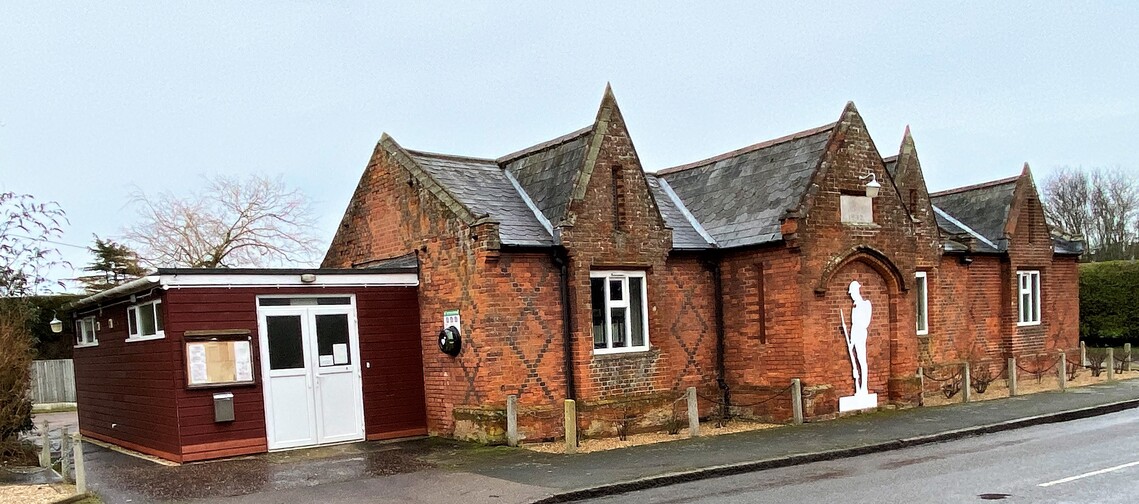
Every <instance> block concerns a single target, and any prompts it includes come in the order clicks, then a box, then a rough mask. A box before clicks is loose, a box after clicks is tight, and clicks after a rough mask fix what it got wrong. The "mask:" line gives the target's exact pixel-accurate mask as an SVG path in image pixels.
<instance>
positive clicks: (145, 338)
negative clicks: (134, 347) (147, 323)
mask: <svg viewBox="0 0 1139 504" xmlns="http://www.w3.org/2000/svg"><path fill="white" fill-rule="evenodd" d="M165 338H166V335H165V334H154V335H151V336H132V337H130V338H127V339H126V342H127V343H134V342H136V341H151V340H159V339H165Z"/></svg>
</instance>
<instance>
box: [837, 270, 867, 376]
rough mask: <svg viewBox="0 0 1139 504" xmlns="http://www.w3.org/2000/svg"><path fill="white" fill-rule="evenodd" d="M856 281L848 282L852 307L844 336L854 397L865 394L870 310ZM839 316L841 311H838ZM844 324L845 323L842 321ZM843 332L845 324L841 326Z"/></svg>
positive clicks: (860, 285)
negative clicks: (848, 355) (847, 330)
mask: <svg viewBox="0 0 1139 504" xmlns="http://www.w3.org/2000/svg"><path fill="white" fill-rule="evenodd" d="M861 287H862V284H859V283H858V281H857V280H854V281H852V282H850V289H849V292H850V298H851V299H853V300H854V307H853V308H851V310H850V331H849V332H847V334H846V348H847V351H849V352H850V368H851V376H853V377H854V393H855V395H862V394H866V393H867V390H866V378H867V368H866V330H867V328H869V327H870V315H871V311H872V308H871V306H870V300H869V299H863V298H862V293H861V292H859V289H860V288H861ZM839 312H840V314H841V310H839ZM844 322H845V321H844ZM843 326H844V327H843V329H844V330H845V329H846V327H845V323H844V324H843Z"/></svg>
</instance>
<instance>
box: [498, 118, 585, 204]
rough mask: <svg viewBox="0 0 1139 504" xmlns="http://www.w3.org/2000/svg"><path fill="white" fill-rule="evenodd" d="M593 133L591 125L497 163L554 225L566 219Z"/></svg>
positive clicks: (502, 158)
mask: <svg viewBox="0 0 1139 504" xmlns="http://www.w3.org/2000/svg"><path fill="white" fill-rule="evenodd" d="M592 131H593V129H592V126H591V127H588V128H582V129H580V130H577V131H575V132H573V133H570V134H568V135H565V136H562V137H558V138H555V139H553V140H550V141H548V142H544V143H541V144H538V145H535V146H533V147H530V148H528V149H525V150H521V151H518V152H515V153H513V154H508V155H506V156H503V157H500V158H498V159H497V160H496V162H497V163H498V164H499V165H501V166H502V167H503V168H505V169H506V170H507V171H509V172H510V174H511V175H513V176H514V178H515V179H516V180H518V183H519V185H521V186H522V188H523V189H525V190H526V194H527V195H529V197H530V199H531V200H532V201H533V202H534V204H535V205H536V206H537V207H538V209H539V210H541V211H542V214H544V215H545V216H546V219H548V220H549V221H550V223H551V224H552V225H554V226H557V225H558V223H559V222H561V220H562V218H563V217H565V214H566V209H567V207H568V206H569V201H570V197H571V196H572V194H571V192H572V191H573V184H574V181H575V180H576V178H577V175H578V173H579V172H580V170H581V168H582V166H584V164H585V151H586V149H587V148H588V142H589V133H590V132H592Z"/></svg>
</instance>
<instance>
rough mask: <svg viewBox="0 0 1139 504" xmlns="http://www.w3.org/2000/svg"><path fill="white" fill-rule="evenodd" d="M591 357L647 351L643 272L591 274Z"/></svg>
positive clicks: (600, 272)
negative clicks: (594, 355) (593, 354)
mask: <svg viewBox="0 0 1139 504" xmlns="http://www.w3.org/2000/svg"><path fill="white" fill-rule="evenodd" d="M589 291H590V299H591V301H592V309H593V353H595V354H602V353H616V352H636V351H644V350H648V349H649V312H648V310H647V309H646V306H647V305H648V295H647V293H646V289H645V272H643V271H591V272H590V273H589Z"/></svg>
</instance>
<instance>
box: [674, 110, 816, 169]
mask: <svg viewBox="0 0 1139 504" xmlns="http://www.w3.org/2000/svg"><path fill="white" fill-rule="evenodd" d="M837 125H838V122H837V121H836V122H832V123H830V124H824V125H822V126H816V127H814V128H810V129H805V130H803V131H799V132H795V133H792V134H790V135H786V136H781V137H779V138H773V139H771V140H764V141H762V142H759V143H755V144H752V145H749V146H747V147H741V148H739V149H736V150H733V151H730V152H725V153H723V154H718V155H715V156H712V157H710V158H707V159H702V160H700V161H694V162H691V163H686V164H682V165H679V166H673V167H671V168H663V169H660V170H657V171H656V174H657V175H669V174H672V173H676V172H681V171H684V170H690V169H692V168H700V167H702V166H707V165H710V164H712V163H715V162H717V161H723V160H725V159H731V158H734V157H736V156H739V155H742V154H747V153H749V152H754V151H757V150H760V149H765V148H768V147H774V146H776V145H779V144H783V143H787V142H791V141H794V140H798V139H800V138H805V137H809V136H812V135H817V134H819V133H823V132H825V131H830V130H832V129H834V127H835V126H837Z"/></svg>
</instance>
